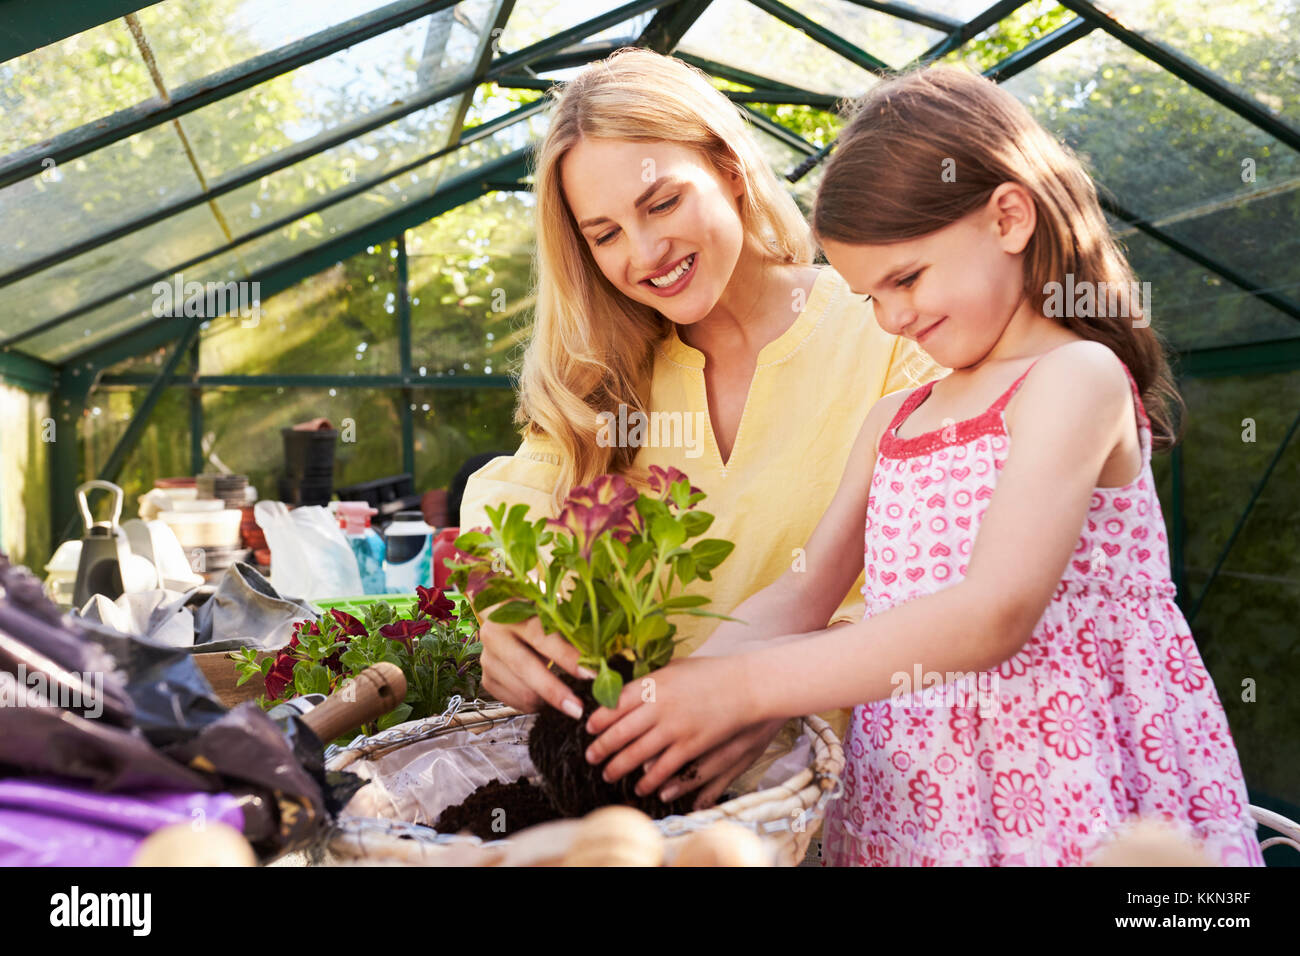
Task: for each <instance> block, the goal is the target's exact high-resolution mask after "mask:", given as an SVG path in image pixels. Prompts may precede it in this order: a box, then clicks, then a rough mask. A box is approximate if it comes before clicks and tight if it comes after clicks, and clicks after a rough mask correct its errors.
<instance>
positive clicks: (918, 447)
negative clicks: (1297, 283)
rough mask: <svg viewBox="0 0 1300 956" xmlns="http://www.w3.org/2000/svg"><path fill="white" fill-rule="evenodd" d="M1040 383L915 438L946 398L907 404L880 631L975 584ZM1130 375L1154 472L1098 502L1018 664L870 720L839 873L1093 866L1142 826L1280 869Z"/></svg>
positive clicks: (846, 796)
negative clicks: (1202, 641)
mask: <svg viewBox="0 0 1300 956" xmlns="http://www.w3.org/2000/svg"><path fill="white" fill-rule="evenodd" d="M1032 367H1033V366H1032V365H1031V366H1030V368H1031V369H1032ZM1125 371H1126V373H1127V371H1128V370H1127V369H1125ZM1028 374H1029V371H1028V370H1026V372H1025V373H1024V375H1021V376H1020V378H1018V379H1017V380H1016V381H1015V382H1014V383H1012V385H1011V387H1010V388H1008V389H1007V391H1006V392H1004V393H1003V394H1002V396H1001V397H999V398H998V400H997V401H996V402H994V403H993V405H992V406H990V407H989V408H988V410H987V411H985V412H984V413H983V414H982V415H979V416H977V417H975V418H972V419H968V420H966V421H962V422H957V423H955V424H951V425H947V426H946V427H945V428H943V429H941V430H937V431H933V432H929V433H926V434H924V435H917V436H916V437H914V438H900V437H898V435H897V431H898V428H899V426H900V425H901V424H902V422H903V421H904V420H905V419H906V418H907V417H908V416H909V415H910V414H911V413H912V412H913V410H915V409H916V407H917V406H918V405H920V404H921V403H922V402H923V401H925V399H926V398H927V396H928V395H929V394H930V390H931V389H932V388H933V385H934V383H933V382H930V383H927V384H926V385H923V386H921V387H919V388H917V389H915V390H914V391H913V392H912V394H911V395H909V396H908V398H907V399H906V400H905V401H904V402H903V405H902V407H901V408H899V410H898V413H897V414H896V415H895V416H894V419H893V421H892V422H891V423H890V425H889V428H888V429H887V430H886V432H885V433H884V434H883V435H882V436H881V440H880V447H879V454H878V456H877V458H876V466H875V472H874V474H873V475H872V479H871V485H872V489H871V495H870V497H869V501H868V508H867V522H866V550H865V560H866V584H865V586H864V587H863V595H864V597H865V598H866V614H867V616H871V615H874V614H880V613H882V612H883V611H885V610H886V609H888V608H890V607H893V606H894V605H896V604H901V603H902V602H904V601H908V600H911V599H912V598H916V597H921V596H923V595H926V594H931V593H933V592H935V591H939V590H941V589H943V588H945V587H947V586H949V585H951V584H952V583H953V582H955V581H959V580H961V578H962V577H963V576H964V575H965V574H966V562H967V561H968V560H969V556H970V553H971V548H972V546H973V544H974V541H975V536H976V534H977V533H978V531H979V525H980V521H981V519H982V518H983V516H984V512H985V510H986V509H987V507H988V503H989V500H990V499H991V498H992V497H993V492H994V488H995V487H996V485H997V476H998V471H999V470H1000V469H1001V468H1002V467H1003V465H1004V463H1005V461H1006V458H1007V454H1008V449H1009V436H1008V434H1007V430H1006V422H1005V420H1004V418H1003V409H1004V408H1005V407H1006V405H1007V402H1008V401H1010V399H1011V397H1012V396H1013V395H1014V394H1015V392H1016V390H1017V389H1018V388H1019V387H1020V384H1021V383H1022V382H1023V381H1024V380H1025V377H1026V376H1027V375H1028ZM1128 377H1129V383H1130V385H1131V386H1132V388H1133V394H1134V401H1135V403H1136V407H1137V416H1138V430H1139V438H1140V441H1141V445H1142V470H1141V473H1140V474H1139V475H1138V477H1137V478H1136V479H1135V480H1134V481H1133V482H1131V483H1129V484H1127V485H1124V486H1122V487H1118V488H1097V489H1095V490H1094V491H1093V495H1092V504H1091V507H1090V509H1089V512H1088V516H1087V521H1086V526H1085V527H1084V528H1083V529H1082V530H1081V533H1080V535H1079V542H1078V546H1077V547H1076V548H1075V551H1074V554H1073V555H1072V557H1071V560H1070V563H1069V566H1068V567H1067V569H1066V572H1065V575H1064V577H1063V578H1062V579H1061V582H1060V584H1059V585H1058V586H1057V588H1056V592H1055V594H1054V596H1053V598H1052V601H1051V603H1050V604H1049V605H1048V607H1047V609H1046V611H1045V612H1044V613H1043V616H1042V618H1041V619H1040V620H1039V622H1038V624H1037V625H1036V626H1035V628H1034V631H1033V635H1032V637H1031V638H1030V640H1029V641H1028V643H1026V644H1025V646H1024V647H1023V648H1022V649H1021V650H1020V651H1019V652H1018V653H1017V654H1016V655H1015V656H1014V657H1012V658H1010V659H1009V660H1007V661H1005V662H1004V663H1002V664H1001V665H1000V666H999V667H998V668H997V669H996V670H992V671H987V672H984V673H982V674H979V675H974V679H973V680H971V679H970V678H965V679H960V680H957V681H952V682H949V683H948V684H947V686H946V687H944V688H938V689H930V690H926V689H925V688H926V687H927V686H928V685H929V684H931V683H934V681H932V680H931V679H930V678H926V677H923V678H922V681H921V682H920V683H918V682H916V681H912V682H911V683H909V684H907V685H900V688H899V689H900V691H901V690H903V689H907V690H908V691H910V692H909V693H900V694H898V695H896V697H895V698H894V699H888V700H880V701H875V702H872V703H868V704H864V705H859V706H858V707H856V708H854V710H853V719H852V721H851V723H850V727H849V731H848V734H847V737H846V739H845V755H846V758H847V762H846V766H845V769H844V777H843V781H842V790H843V792H842V794H841V796H840V797H839V798H838V799H835V800H833V801H832V802H831V804H830V806H829V808H828V811H827V818H826V828H825V833H824V837H823V839H824V846H823V859H824V862H825V864H826V865H828V866H845V865H849V866H851V865H859V866H933V865H968V866H1005V865H1028V866H1063V865H1077V864H1079V863H1081V862H1082V861H1083V859H1084V857H1085V856H1086V855H1087V854H1088V853H1089V852H1090V851H1091V850H1092V849H1093V848H1095V847H1096V846H1097V845H1098V844H1099V842H1101V841H1102V840H1103V839H1104V838H1105V837H1106V834H1107V831H1109V830H1111V828H1113V827H1115V826H1116V825H1117V824H1119V823H1121V822H1123V821H1126V820H1130V819H1132V818H1133V817H1135V816H1141V817H1162V818H1164V819H1165V820H1168V821H1171V822H1173V823H1174V824H1176V825H1177V826H1178V827H1179V828H1180V829H1182V830H1183V832H1184V833H1185V834H1186V835H1187V836H1188V837H1189V838H1190V839H1193V840H1195V841H1197V842H1198V843H1199V845H1201V846H1202V847H1203V849H1204V851H1205V853H1206V854H1207V855H1208V856H1209V857H1210V859H1212V860H1215V861H1218V862H1220V863H1222V864H1223V865H1230V866H1263V865H1264V861H1263V857H1262V855H1261V853H1260V849H1259V844H1258V842H1257V836H1256V825H1255V821H1254V819H1253V818H1252V817H1251V815H1250V811H1249V806H1248V800H1247V796H1246V786H1245V783H1244V782H1243V780H1242V773H1241V765H1240V762H1239V760H1238V757H1237V751H1236V747H1235V745H1234V743H1233V739H1232V734H1231V732H1230V730H1229V728H1228V722H1227V718H1226V716H1225V714H1224V710H1223V706H1222V704H1221V703H1220V701H1219V697H1218V694H1217V693H1216V691H1215V688H1214V683H1213V681H1212V680H1211V678H1210V675H1209V673H1208V672H1207V671H1206V668H1205V665H1204V664H1203V663H1202V661H1201V655H1200V652H1199V651H1198V650H1197V648H1196V644H1195V643H1194V641H1193V639H1192V635H1191V631H1190V629H1189V628H1188V625H1187V622H1186V620H1185V619H1184V617H1183V615H1182V612H1181V611H1180V610H1179V608H1178V606H1177V605H1176V604H1175V603H1174V586H1173V584H1172V583H1171V580H1170V572H1169V555H1168V548H1167V545H1166V540H1165V524H1164V517H1163V515H1162V513H1161V510H1160V502H1159V499H1158V498H1157V497H1156V491H1155V481H1154V479H1153V478H1152V475H1151V428H1150V421H1149V419H1148V418H1147V415H1146V410H1145V409H1144V408H1143V407H1142V399H1141V395H1140V394H1139V392H1138V388H1137V385H1136V383H1135V382H1134V381H1133V377H1132V375H1131V373H1130V374H1129V376H1128ZM918 676H919V675H918Z"/></svg>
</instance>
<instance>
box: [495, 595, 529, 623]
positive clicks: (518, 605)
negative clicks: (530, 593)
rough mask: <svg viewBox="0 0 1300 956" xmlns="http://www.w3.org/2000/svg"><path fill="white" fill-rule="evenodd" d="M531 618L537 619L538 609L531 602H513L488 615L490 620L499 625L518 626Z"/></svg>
mask: <svg viewBox="0 0 1300 956" xmlns="http://www.w3.org/2000/svg"><path fill="white" fill-rule="evenodd" d="M530 617H537V608H536V607H535V606H534V605H533V603H532V602H531V601H511V602H510V603H509V604H503V605H501V606H500V607H499V608H497V609H496V610H495V611H493V612H492V613H491V614H490V615H488V620H490V621H495V622H496V623H498V624H518V623H519V622H520V621H526V620H528V619H529V618H530Z"/></svg>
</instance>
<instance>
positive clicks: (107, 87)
mask: <svg viewBox="0 0 1300 956" xmlns="http://www.w3.org/2000/svg"><path fill="white" fill-rule="evenodd" d="M155 92H156V91H155V89H154V85H153V82H152V81H151V80H150V79H149V70H148V68H147V67H146V66H145V63H144V60H143V58H141V56H140V51H139V49H138V48H137V47H136V45H135V41H134V40H133V39H132V38H131V33H130V31H129V30H127V28H126V24H125V22H124V21H122V20H114V21H112V22H111V23H105V24H102V25H101V26H97V27H95V28H94V29H93V30H87V31H86V32H85V33H79V34H77V35H76V36H72V37H68V38H67V39H66V40H60V41H59V42H58V43H51V44H50V45H49V46H46V47H41V49H39V50H33V51H32V52H31V53H27V54H24V55H23V56H20V57H16V58H14V59H12V60H6V61H5V62H4V63H0V116H3V117H4V122H3V123H0V156H7V155H8V154H9V153H12V152H14V151H16V150H19V149H22V148H23V147H26V146H32V145H35V144H36V143H41V142H44V141H45V140H47V139H50V138H51V137H52V136H54V135H56V134H58V133H62V132H65V131H67V130H70V129H74V128H75V127H78V126H81V125H83V124H85V123H91V122H94V121H95V120H98V119H101V118H103V117H105V116H107V115H109V114H110V113H114V112H116V111H118V110H121V109H126V108H127V107H128V106H132V105H134V104H136V103H139V102H140V101H141V100H147V99H149V98H150V97H152V96H153V95H154V94H155Z"/></svg>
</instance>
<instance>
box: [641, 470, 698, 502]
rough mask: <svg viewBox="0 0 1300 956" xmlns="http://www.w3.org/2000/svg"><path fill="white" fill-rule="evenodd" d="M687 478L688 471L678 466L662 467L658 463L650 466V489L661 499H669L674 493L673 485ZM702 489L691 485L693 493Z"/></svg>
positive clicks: (695, 493)
mask: <svg viewBox="0 0 1300 956" xmlns="http://www.w3.org/2000/svg"><path fill="white" fill-rule="evenodd" d="M682 480H688V481H689V480H690V479H688V478H686V473H685V472H684V471H682V470H680V469H678V468H671V467H670V468H667V469H664V468H660V467H659V466H658V465H651V466H650V482H649V484H650V490H651V491H653V492H654V493H655V494H656V495H658V496H659V500H660V501H666V500H668V498H669V496H670V495H671V494H672V489H673V485H675V484H677V482H679V481H682ZM699 493H700V489H699V488H696V487H695V486H694V485H691V494H693V495H697V494H699Z"/></svg>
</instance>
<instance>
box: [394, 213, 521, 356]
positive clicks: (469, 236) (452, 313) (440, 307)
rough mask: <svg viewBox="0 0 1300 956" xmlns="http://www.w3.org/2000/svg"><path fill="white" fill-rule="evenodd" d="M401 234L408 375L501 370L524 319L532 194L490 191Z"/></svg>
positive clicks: (517, 345) (515, 350) (516, 346)
mask: <svg viewBox="0 0 1300 956" xmlns="http://www.w3.org/2000/svg"><path fill="white" fill-rule="evenodd" d="M407 236H408V238H407V255H408V257H409V261H410V270H409V271H410V293H411V363H412V366H413V368H414V370H415V374H416V375H419V376H421V377H423V376H428V377H432V378H438V377H442V376H448V375H462V376H464V375H469V376H481V375H505V374H507V372H508V371H509V366H510V363H511V362H513V361H514V360H515V359H516V358H518V355H519V352H520V350H521V349H522V347H523V345H524V343H525V342H526V338H527V328H526V327H527V323H528V322H529V321H530V320H531V317H532V304H533V300H532V295H531V292H532V289H531V281H532V255H533V244H534V224H533V197H532V195H531V194H529V193H504V192H497V193H493V194H491V195H488V196H484V197H483V198H482V199H479V200H477V201H474V202H469V203H466V204H465V205H463V206H460V207H458V208H456V209H452V210H450V211H448V212H446V213H444V214H443V215H441V216H439V217H438V218H436V219H433V220H430V221H429V222H427V223H425V224H424V225H422V226H419V227H417V228H415V229H411V230H409V231H408V233H407Z"/></svg>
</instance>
